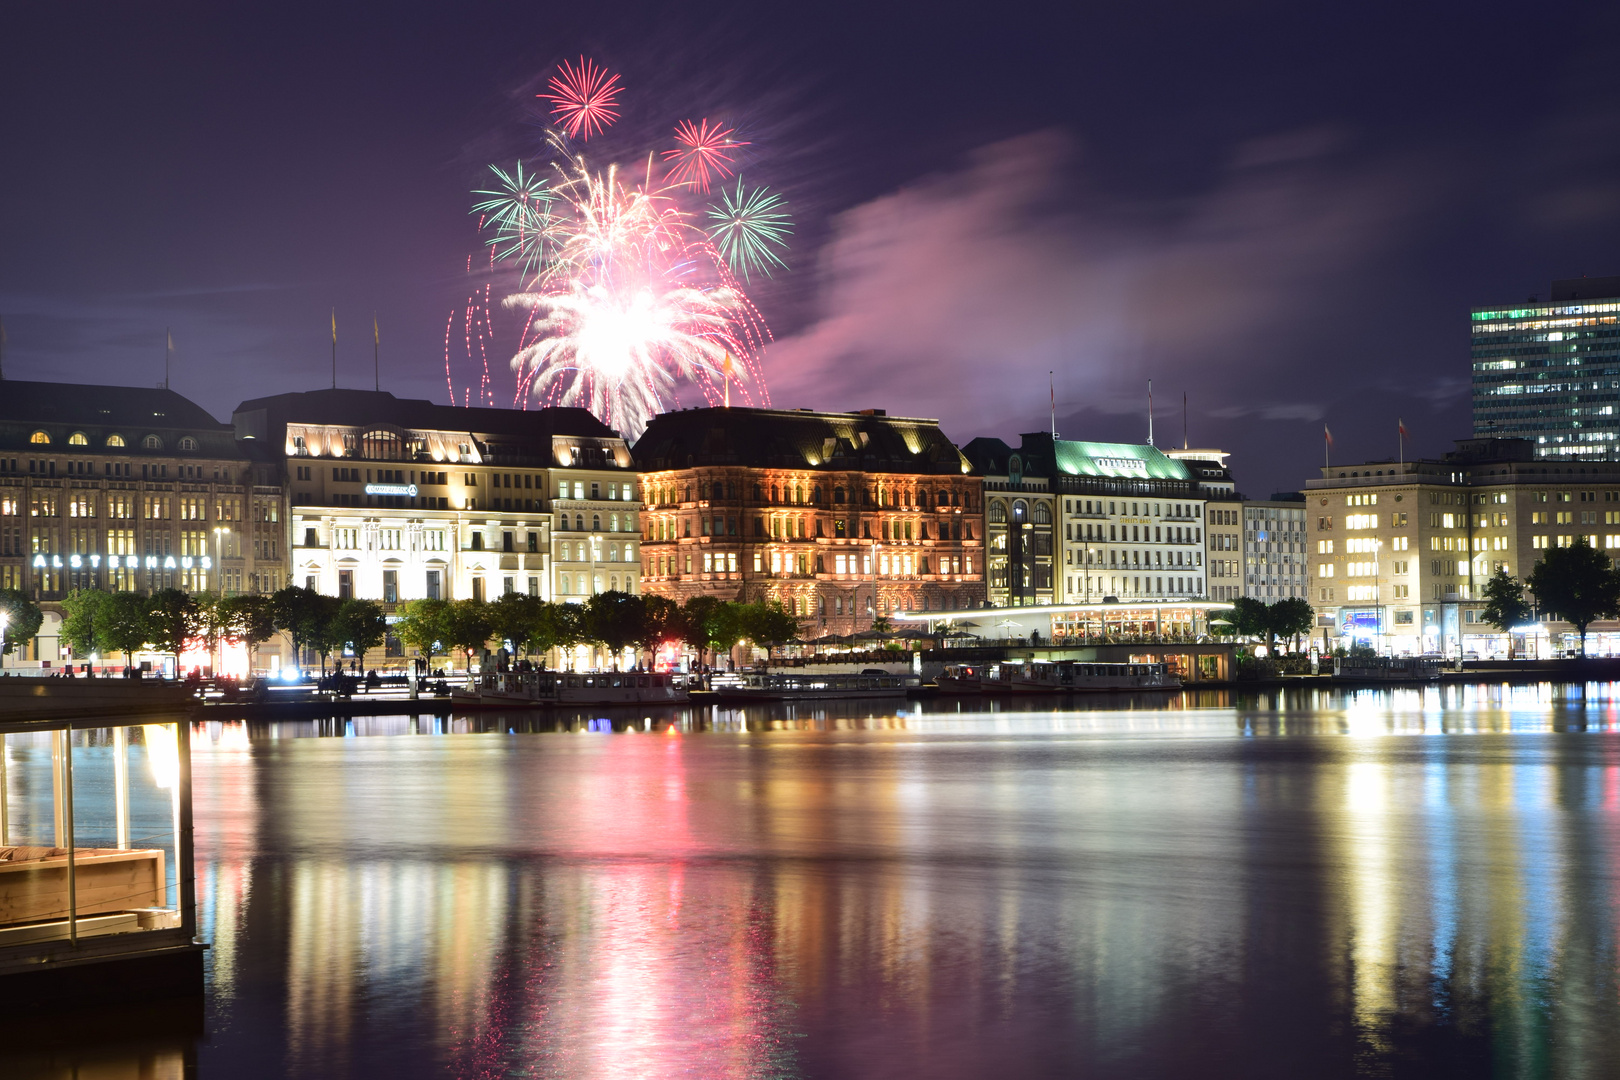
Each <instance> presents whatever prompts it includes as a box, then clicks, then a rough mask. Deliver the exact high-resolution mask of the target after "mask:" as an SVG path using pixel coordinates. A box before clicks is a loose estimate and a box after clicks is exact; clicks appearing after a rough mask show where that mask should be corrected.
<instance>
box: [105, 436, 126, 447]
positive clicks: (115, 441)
mask: <svg viewBox="0 0 1620 1080" xmlns="http://www.w3.org/2000/svg"><path fill="white" fill-rule="evenodd" d="M107 445H108V446H123V445H124V437H123V436H122V435H109V436H107Z"/></svg>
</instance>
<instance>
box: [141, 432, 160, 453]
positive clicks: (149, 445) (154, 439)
mask: <svg viewBox="0 0 1620 1080" xmlns="http://www.w3.org/2000/svg"><path fill="white" fill-rule="evenodd" d="M141 448H142V449H143V450H161V449H163V440H162V439H160V438H159V437H158V436H156V435H148V436H146V437H145V438H143V439H142V440H141Z"/></svg>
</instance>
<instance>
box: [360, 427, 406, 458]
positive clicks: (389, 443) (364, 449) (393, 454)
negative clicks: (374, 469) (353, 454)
mask: <svg viewBox="0 0 1620 1080" xmlns="http://www.w3.org/2000/svg"><path fill="white" fill-rule="evenodd" d="M360 454H361V456H362V457H364V458H365V459H366V460H368V461H399V460H402V459H403V458H404V457H405V441H404V440H403V439H401V438H400V437H399V436H398V435H395V434H394V433H393V432H392V431H368V432H366V433H365V434H364V435H362V436H361V437H360Z"/></svg>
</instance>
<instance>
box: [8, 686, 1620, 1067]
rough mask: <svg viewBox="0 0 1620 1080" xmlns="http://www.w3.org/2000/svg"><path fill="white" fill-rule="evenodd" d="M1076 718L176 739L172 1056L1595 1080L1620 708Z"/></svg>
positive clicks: (950, 711)
mask: <svg viewBox="0 0 1620 1080" xmlns="http://www.w3.org/2000/svg"><path fill="white" fill-rule="evenodd" d="M1086 704H1087V705H1088V706H1090V705H1091V704H1092V703H1090V702H1087V703H1086ZM1110 705H1112V706H1114V707H1110ZM1167 705H1168V707H1167ZM1097 706H1098V707H1096V708H1095V709H1088V711H1060V712H1054V711H1051V709H1050V704H1049V703H1018V704H1016V705H1014V706H1010V707H1006V706H1004V707H1003V708H1002V709H1001V710H998V711H994V712H991V711H983V710H986V709H988V705H987V704H984V703H963V704H961V705H960V706H958V705H957V703H955V702H932V703H924V704H922V705H919V704H918V703H907V704H905V705H904V707H903V709H904V711H903V712H901V713H900V714H899V715H896V713H895V712H894V711H893V710H892V707H890V706H881V705H880V706H876V707H868V706H866V705H857V704H853V703H852V704H849V705H846V706H836V705H835V706H831V707H828V708H824V709H819V708H818V709H808V710H807V709H800V710H798V711H797V712H796V713H795V712H794V711H792V710H783V709H780V708H778V709H775V710H772V709H769V708H758V709H749V710H747V711H742V710H735V709H732V710H715V711H710V710H707V709H704V710H680V711H667V710H666V711H664V712H661V713H657V714H651V720H650V723H648V722H645V721H643V718H642V715H641V714H625V713H609V712H606V711H598V712H595V713H581V714H577V715H571V716H567V717H562V718H551V717H546V716H543V715H539V716H519V715H514V716H501V717H487V716H485V717H458V718H455V719H452V720H450V721H448V722H447V721H443V720H441V721H434V720H433V719H432V718H422V719H421V720H420V721H419V722H416V723H415V725H414V728H413V722H412V721H411V720H409V719H408V718H403V717H399V718H376V719H367V720H357V721H354V722H353V723H352V724H344V723H342V722H336V723H328V724H280V725H253V726H251V727H249V726H245V725H240V724H210V725H202V726H199V727H198V728H197V729H196V732H195V735H194V754H195V775H196V820H197V867H198V877H199V890H198V891H199V899H200V903H201V904H202V921H203V925H204V932H205V934H206V936H207V937H208V939H209V940H211V941H212V943H213V949H212V952H211V954H210V961H209V962H210V975H209V980H210V982H209V990H208V998H207V1002H206V1018H205V1024H206V1034H205V1035H204V1036H203V1037H202V1038H200V1039H198V1038H194V1037H192V1036H190V1035H185V1036H177V1037H176V1039H177V1043H176V1045H177V1046H178V1052H179V1053H180V1054H181V1056H182V1057H183V1058H184V1059H185V1060H186V1061H188V1062H192V1063H194V1064H195V1067H196V1071H197V1073H198V1075H200V1076H203V1077H233V1078H235V1077H283V1076H288V1077H291V1076H300V1077H302V1076H334V1077H346V1076H366V1077H369V1076H386V1077H403V1078H408V1077H496V1076H522V1077H567V1078H576V1077H577V1078H585V1077H593V1078H594V1077H637V1078H640V1077H677V1076H679V1077H702V1078H710V1077H807V1078H808V1077H856V1078H863V1077H874V1078H875V1077H884V1078H895V1077H931V1078H954V1077H983V1076H1005V1077H1026V1076H1028V1077H1034V1076H1077V1075H1090V1076H1108V1077H1115V1076H1118V1077H1184V1076H1185V1077H1194V1076H1196V1077H1211V1076H1217V1077H1225V1076H1232V1077H1237V1076H1242V1077H1268V1076H1276V1077H1300V1076H1312V1077H1337V1076H1392V1077H1401V1076H1414V1077H1415V1076H1424V1077H1430V1076H1448V1075H1455V1076H1486V1075H1491V1076H1503V1077H1514V1076H1530V1077H1535V1076H1559V1077H1563V1076H1573V1077H1581V1076H1592V1077H1600V1076H1603V1077H1608V1076H1614V1075H1620V980H1617V961H1620V934H1617V926H1620V686H1599V685H1591V686H1587V687H1578V686H1577V687H1552V686H1540V687H1524V688H1504V687H1492V688H1458V687H1452V688H1444V689H1441V688H1435V689H1431V690H1424V691H1393V692H1391V691H1378V692H1364V693H1356V694H1352V695H1338V694H1331V695H1330V694H1317V693H1312V694H1300V695H1296V696H1287V695H1282V696H1278V695H1271V696H1268V697H1260V698H1254V697H1249V698H1241V699H1239V700H1238V701H1236V702H1235V703H1234V702H1233V701H1232V699H1231V698H1229V697H1227V696H1225V695H1216V694H1208V695H1205V696H1201V697H1194V696H1191V695H1187V696H1180V697H1177V698H1174V699H1170V700H1168V702H1167V700H1166V699H1164V698H1150V699H1143V700H1140V701H1116V702H1112V703H1109V702H1099V703H1097ZM958 709H960V711H958ZM604 719H605V720H607V721H608V722H607V723H600V722H599V723H596V724H594V725H593V724H591V723H590V722H591V721H592V720H604ZM672 722H673V725H672ZM592 727H594V728H597V729H599V730H591V728H592ZM644 727H651V729H652V730H650V731H646V730H641V729H642V728H644ZM559 729H561V730H559ZM447 732H448V733H447ZM323 734H335V735H352V736H353V737H320V736H322V735H323ZM0 1058H3V1055H0ZM142 1060H143V1061H146V1062H147V1065H148V1066H150V1049H149V1048H148V1058H145V1059H142ZM163 1060H170V1059H163ZM174 1060H179V1059H174ZM160 1064H161V1062H160ZM3 1071H4V1069H3V1067H0V1072H3ZM150 1071H151V1070H150V1068H149V1072H150ZM158 1071H159V1072H161V1070H158Z"/></svg>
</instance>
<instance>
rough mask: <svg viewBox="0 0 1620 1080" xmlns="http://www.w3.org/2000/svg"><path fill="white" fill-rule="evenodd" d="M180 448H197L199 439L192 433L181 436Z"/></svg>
mask: <svg viewBox="0 0 1620 1080" xmlns="http://www.w3.org/2000/svg"><path fill="white" fill-rule="evenodd" d="M180 449H182V450H195V449H197V440H196V439H193V438H192V437H191V436H190V435H184V436H181V438H180Z"/></svg>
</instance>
